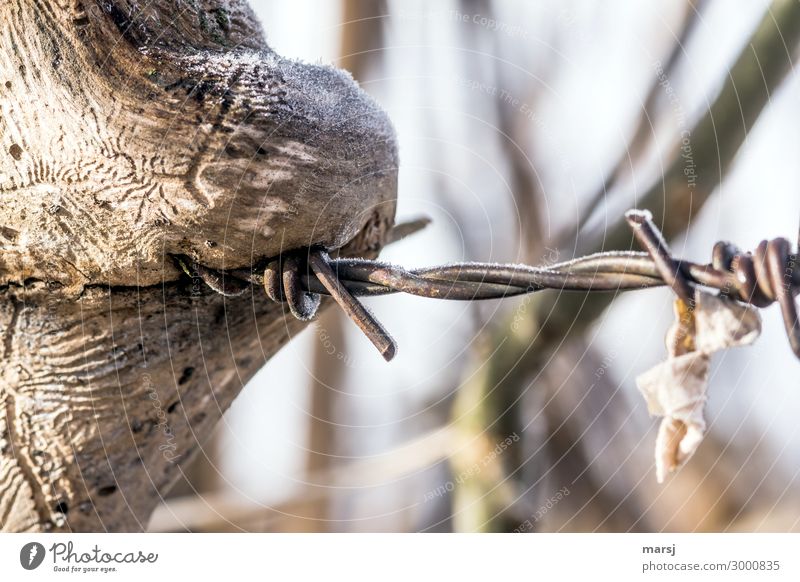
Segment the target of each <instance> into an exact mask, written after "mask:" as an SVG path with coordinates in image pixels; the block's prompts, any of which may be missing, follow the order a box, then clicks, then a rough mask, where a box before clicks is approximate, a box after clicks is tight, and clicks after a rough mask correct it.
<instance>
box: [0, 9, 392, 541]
mask: <svg viewBox="0 0 800 582" xmlns="http://www.w3.org/2000/svg"><path fill="white" fill-rule="evenodd" d="M0 22H2V24H0V47H2V50H0V75H2V80H0V89H2V91H1V92H0V95H2V97H1V98H0V156H2V157H0V196H2V205H0V335H1V336H2V343H0V350H2V352H0V353H2V360H0V401H2V403H3V406H4V409H5V414H4V415H0V529H2V530H3V531H40V530H72V531H102V530H111V531H127V530H140V529H143V528H144V527H145V526H146V523H147V519H148V517H149V515H150V513H151V512H152V510H153V509H154V507H155V506H156V504H157V503H158V502H159V501H160V499H161V496H162V495H163V494H164V493H165V492H166V491H167V490H168V489H169V487H170V485H171V484H172V483H173V482H174V480H175V479H176V477H177V476H178V475H179V471H180V467H181V465H182V464H184V463H185V462H186V461H187V459H189V458H190V457H191V455H192V451H193V450H194V449H195V448H196V447H197V446H198V444H200V443H202V442H203V440H204V439H205V438H206V437H207V436H208V435H209V434H210V432H211V430H212V428H213V427H214V424H215V422H216V421H217V420H218V419H219V417H220V416H221V415H222V414H223V412H224V411H225V410H226V409H227V407H228V406H229V405H230V403H231V401H232V400H233V398H235V396H236V394H237V393H238V392H239V390H240V389H241V388H242V387H243V386H244V384H245V383H246V382H247V381H248V380H249V379H250V378H251V377H252V376H253V374H255V372H256V371H257V370H258V369H259V367H260V366H262V365H263V363H264V362H265V361H266V360H267V359H269V358H270V357H271V356H272V355H273V354H274V353H275V352H276V351H277V350H278V349H279V348H280V347H281V346H282V345H283V344H285V343H286V342H287V341H288V340H289V338H290V337H291V336H292V334H294V333H296V332H298V331H299V330H300V327H301V324H300V323H298V322H296V321H294V320H292V319H291V318H287V317H285V315H284V314H285V312H286V309H285V308H284V307H283V306H281V305H279V304H272V303H270V302H269V301H268V299H267V298H266V297H265V296H264V294H263V293H262V292H260V290H259V289H254V290H253V291H252V292H248V293H247V294H245V295H244V296H241V297H237V298H230V297H223V296H222V295H218V294H216V293H214V292H212V291H211V290H210V289H208V288H207V287H206V286H205V284H204V283H203V282H202V281H201V280H200V279H199V278H198V277H193V278H189V277H187V276H185V275H184V274H182V273H181V270H180V269H179V268H178V267H176V263H175V261H174V260H173V258H172V256H173V255H186V256H189V257H191V259H193V260H194V261H196V262H197V263H198V264H200V265H202V266H204V267H206V268H207V269H212V270H227V269H235V268H249V267H250V266H251V265H253V264H257V263H260V262H263V261H264V260H265V259H267V258H270V257H275V256H277V255H279V254H280V253H281V252H283V251H286V250H290V249H294V248H304V247H307V246H310V245H317V244H318V245H323V246H325V247H327V248H329V249H340V250H341V251H342V252H343V253H344V254H365V253H367V254H369V253H375V252H376V251H377V250H378V249H379V248H380V247H381V245H382V244H383V242H384V240H385V235H386V233H387V231H388V229H389V228H390V227H391V224H392V222H393V218H394V211H395V199H396V180H397V159H396V158H397V154H396V145H395V137H394V132H393V129H392V127H391V124H390V122H389V121H388V119H387V117H386V115H385V114H384V113H383V112H382V111H381V110H380V109H379V107H378V106H377V105H376V104H375V103H374V102H373V101H372V100H371V99H370V98H369V97H367V96H366V94H364V93H363V92H362V91H361V90H360V89H359V88H358V87H357V86H356V84H355V83H354V82H353V81H352V79H351V78H349V77H348V76H347V75H346V74H343V73H341V72H339V71H337V70H334V69H331V68H328V67H322V66H317V65H305V64H300V63H295V62H292V61H288V60H286V59H283V58H281V57H280V56H278V55H276V54H275V53H274V52H273V51H271V50H270V49H269V47H267V46H266V44H265V42H264V40H263V35H262V33H261V30H260V27H259V25H258V24H257V21H256V19H255V17H254V16H253V14H252V12H251V11H250V9H249V8H248V7H247V5H246V3H245V2H243V1H241V0H192V1H180V2H176V1H174V0H169V1H168V0H156V1H152V2H147V3H143V5H142V6H141V7H140V6H139V4H137V3H136V2H134V1H133V0H115V1H109V0H104V1H99V0H98V1H94V0H77V1H72V2H69V3H66V2H55V1H54V0H38V1H37V0H11V1H9V2H4V3H2V5H0Z"/></svg>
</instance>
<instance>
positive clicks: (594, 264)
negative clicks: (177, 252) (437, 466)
mask: <svg viewBox="0 0 800 582" xmlns="http://www.w3.org/2000/svg"><path fill="white" fill-rule="evenodd" d="M625 217H626V219H627V221H628V223H629V225H630V226H631V228H632V230H633V233H634V235H635V238H636V240H637V241H638V242H639V243H640V244H641V245H642V247H643V248H644V249H645V252H637V251H607V252H600V253H595V254H591V255H587V256H585V257H580V258H576V259H572V260H569V261H565V262H561V263H556V264H552V265H548V266H546V267H532V266H529V265H522V264H496V263H453V264H449V265H442V266H435V267H423V268H418V269H405V268H403V267H400V266H397V265H392V264H389V263H386V262H383V261H379V260H368V259H332V258H331V257H330V256H328V253H327V251H326V250H325V249H322V248H319V247H311V248H309V249H304V250H298V251H293V252H289V253H284V254H283V255H282V256H281V257H278V258H276V259H274V260H271V261H269V262H267V264H266V266H263V267H259V268H254V269H250V270H246V269H245V270H235V271H228V272H218V271H213V270H211V269H208V268H205V267H203V266H202V265H198V264H196V263H193V262H191V260H190V259H189V258H188V257H176V258H177V260H178V262H179V263H180V265H181V266H182V267H183V269H184V271H186V272H187V273H189V274H191V271H190V269H193V270H194V272H195V273H197V274H198V276H199V277H200V278H201V279H203V281H205V282H206V284H207V285H208V286H209V287H211V288H212V289H213V290H214V291H216V292H218V293H222V294H223V295H227V296H236V295H241V294H243V293H245V292H246V291H247V289H248V288H249V287H251V286H252V285H259V286H262V285H263V287H264V289H265V291H266V293H267V295H268V296H269V298H270V299H272V300H273V301H276V302H285V303H286V304H287V305H288V307H289V309H290V311H291V313H292V315H294V316H295V317H297V318H298V319H301V320H304V321H305V320H309V319H311V318H313V317H314V315H315V314H316V312H317V309H318V308H319V305H320V297H321V296H322V295H329V296H331V297H333V299H334V300H335V301H336V302H337V303H338V304H339V305H340V306H341V307H342V309H343V310H344V311H345V313H347V315H348V316H349V317H350V318H351V319H352V320H353V321H354V322H355V323H356V325H358V327H359V328H360V329H361V330H362V331H363V332H364V333H365V335H366V336H367V337H368V338H369V339H370V341H371V342H372V343H373V344H374V345H375V346H376V347H377V348H378V350H379V351H380V353H381V354H382V355H383V357H384V358H385V359H386V360H387V361H388V360H391V359H392V358H393V357H394V355H395V354H396V352H397V345H396V343H395V341H394V340H393V339H392V337H391V335H389V333H388V332H387V331H386V330H385V329H384V327H383V326H382V325H381V323H380V322H379V321H378V320H377V319H376V318H375V317H374V316H373V315H372V313H370V311H369V310H368V309H367V308H366V307H364V305H362V304H361V303H360V302H359V301H358V300H357V297H375V296H382V295H388V294H392V293H407V294H410V295H416V296H419V297H428V298H433V299H448V300H458V301H476V300H486V299H502V298H505V297H513V296H518V295H525V294H529V293H534V292H537V291H542V290H545V289H552V290H558V291H592V292H595V291H606V292H618V291H628V290H634V289H646V288H652V287H660V286H669V287H671V288H672V289H673V291H675V293H676V294H677V295H678V297H680V298H681V299H682V300H683V301H684V302H686V303H687V304H690V305H691V304H693V302H694V292H695V287H697V286H701V287H705V288H708V289H714V290H717V291H718V292H719V293H720V294H721V295H723V296H726V297H728V298H730V299H733V300H737V301H741V302H744V303H748V304H750V305H753V306H755V307H759V308H762V307H767V306H768V305H771V304H772V303H775V302H777V303H778V304H779V306H780V309H781V313H782V315H783V321H784V326H785V329H786V334H787V336H788V338H789V343H790V346H791V348H792V351H793V352H794V354H795V355H796V356H797V357H798V358H800V321H798V313H797V306H796V304H795V299H794V298H795V296H796V295H797V294H798V293H800V268H798V265H797V252H796V251H794V252H793V250H792V245H791V244H790V243H789V241H788V240H786V239H784V238H777V239H774V240H771V241H762V242H761V243H760V244H759V245H758V247H757V248H756V250H755V252H754V253H745V252H742V251H741V250H740V249H739V248H738V247H736V246H735V245H733V244H731V243H728V242H724V241H721V242H718V243H716V244H715V245H714V248H713V251H712V261H711V263H710V264H699V263H695V262H692V261H685V260H680V259H676V258H674V257H673V256H672V253H671V252H670V250H669V247H668V246H667V243H666V242H665V241H664V238H663V236H662V235H661V232H660V231H659V230H658V228H657V227H656V225H655V224H654V223H653V220H652V216H651V214H650V213H649V212H648V211H646V210H644V211H643V210H630V211H628V212H627V213H626V215H625ZM425 224H427V221H418V222H417V223H416V224H414V223H412V224H411V225H408V224H404V225H399V226H398V227H397V229H396V232H398V233H401V237H402V236H406V235H408V234H410V233H413V232H415V231H416V230H419V228H420V227H421V226H424V225H425ZM397 238H398V237H394V239H395V240H397ZM190 265H191V267H190Z"/></svg>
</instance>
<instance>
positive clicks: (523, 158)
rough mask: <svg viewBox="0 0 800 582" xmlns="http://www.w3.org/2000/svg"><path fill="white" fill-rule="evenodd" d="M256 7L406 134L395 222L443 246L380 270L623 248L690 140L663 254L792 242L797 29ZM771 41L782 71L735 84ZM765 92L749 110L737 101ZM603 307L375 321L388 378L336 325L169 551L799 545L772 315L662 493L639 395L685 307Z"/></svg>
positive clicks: (324, 324) (753, 23)
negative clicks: (433, 538)
mask: <svg viewBox="0 0 800 582" xmlns="http://www.w3.org/2000/svg"><path fill="white" fill-rule="evenodd" d="M252 3H253V5H254V7H255V9H256V11H257V12H258V14H259V16H260V18H261V19H262V21H263V23H264V27H265V30H266V33H267V37H268V40H269V42H270V45H271V46H272V47H273V48H274V49H275V50H276V51H277V52H279V53H281V54H283V55H285V56H288V57H292V58H297V59H302V60H304V61H309V62H322V63H331V64H335V65H336V66H339V67H343V68H346V69H348V70H350V71H351V72H352V73H353V76H354V77H355V78H356V79H357V80H358V81H359V82H360V83H361V84H362V86H363V87H364V89H365V90H366V91H368V92H369V93H370V94H371V95H373V96H374V97H375V99H377V101H378V102H379V103H380V104H381V105H382V106H383V107H384V108H385V109H386V110H387V111H388V112H389V114H390V116H391V118H392V119H393V120H394V123H395V126H396V129H397V133H398V137H399V142H400V156H401V171H400V189H399V210H398V218H399V219H403V218H410V217H414V216H417V215H419V214H425V215H428V216H430V217H431V218H433V224H432V225H430V226H429V227H428V228H427V229H426V230H425V231H423V232H422V233H420V234H417V235H415V236H413V237H411V238H409V239H406V240H404V241H402V242H399V243H397V244H395V245H393V246H391V247H389V248H387V249H386V250H385V251H384V253H383V254H382V257H383V258H386V259H387V260H391V261H394V262H397V263H399V264H402V265H404V266H407V267H414V266H425V265H433V264H437V263H443V262H448V261H462V260H476V261H499V262H527V263H529V264H542V263H547V262H554V261H556V260H559V261H560V260H567V259H569V258H571V257H572V256H573V255H574V253H575V252H576V249H579V252H581V253H582V252H584V251H586V250H596V249H599V248H601V247H603V246H604V245H612V246H613V244H614V242H613V241H614V240H615V237H617V238H618V237H619V234H618V233H617V234H614V232H615V230H616V231H618V229H619V227H618V224H619V219H620V217H621V214H622V212H623V211H624V210H625V209H627V208H629V207H634V206H640V207H647V206H648V202H649V201H651V200H652V198H648V197H647V196H648V194H650V195H652V193H653V192H654V190H653V189H652V187H653V184H654V183H655V184H656V197H657V198H658V197H659V196H660V197H661V200H665V206H666V208H667V215H668V216H669V215H670V208H671V203H672V202H671V194H670V192H671V191H670V188H669V184H668V183H667V185H666V186H663V185H662V186H663V187H661V186H659V184H660V179H661V176H662V175H664V174H665V173H667V172H668V169H669V167H670V166H671V164H672V163H673V162H674V161H675V160H676V159H678V158H679V157H680V150H679V149H678V146H679V145H680V141H681V133H682V132H684V131H689V132H690V135H691V142H692V144H693V147H694V151H693V157H694V158H696V160H693V161H696V163H697V164H698V165H697V173H698V175H699V176H700V178H702V180H703V187H702V188H699V189H698V191H697V192H695V193H694V195H693V199H692V212H691V214H692V216H691V222H688V221H686V220H684V221H683V227H684V228H679V229H677V230H676V229H673V230H674V232H671V233H670V234H671V235H672V238H671V244H672V248H673V251H674V252H675V254H676V255H678V256H683V257H686V258H690V259H693V260H697V261H699V262H704V261H708V260H710V252H711V247H712V245H713V243H714V242H715V241H717V240H719V239H726V240H732V241H735V242H736V243H737V244H738V245H739V246H741V247H742V248H745V249H752V248H754V247H755V245H756V244H757V243H758V242H759V241H760V240H761V239H762V238H773V237H777V236H785V237H788V238H789V239H790V240H794V239H795V237H796V236H797V230H798V219H799V218H800V163H798V160H800V108H799V107H798V106H797V104H798V103H800V79H799V78H798V75H797V74H796V73H794V72H792V71H791V70H790V57H791V59H792V61H793V60H794V59H795V58H796V56H797V46H798V39H800V36H798V34H797V31H796V30H795V28H797V27H796V26H788V25H785V24H786V23H783V22H782V21H781V18H784V16H785V15H784V13H785V12H786V9H785V4H786V2H775V3H774V4H773V5H772V6H771V3H770V2H768V1H765V0H756V1H752V2H738V3H736V5H735V7H734V6H733V5H731V3H729V2H724V1H722V0H710V1H702V0H697V1H695V2H687V1H685V0H667V1H663V0H662V1H653V2H627V1H621V0H620V1H608V2H602V3H600V2H592V1H589V0H585V1H571V0H566V1H565V0H548V1H540V0H534V1H530V0H450V1H445V0H438V1H430V0H415V1H414V0H412V1H409V0H403V1H400V0H397V1H380V0H361V1H353V0H342V1H341V2H336V1H332V0H292V1H291V2H277V1H265V0H252ZM781 10H783V12H781ZM770 21H771V22H773V23H777V24H774V26H778V27H779V28H780V29H781V30H782V31H783V30H786V33H785V35H784V38H783V42H784V43H785V45H786V47H785V49H786V50H785V51H784V52H783V54H781V53H780V51H778V52H777V54H775V53H770V54H769V55H768V57H769V58H768V59H764V58H763V54H765V53H758V56H759V60H758V62H759V64H760V67H761V68H759V67H755V68H754V67H751V68H750V69H747V70H745V69H746V67H744V66H743V67H740V68H739V69H738V70H737V69H736V64H737V62H738V61H739V60H740V55H743V54H744V55H745V56H746V53H747V52H748V51H749V50H750V48H749V43H750V42H751V41H753V42H756V41H758V40H759V39H761V40H762V41H763V38H761V37H758V35H757V34H756V32H757V30H758V29H759V26H762V25H761V23H764V22H766V23H767V25H768V24H769V22H770ZM754 35H755V36H754ZM762 36H763V35H762ZM756 37H758V38H756ZM658 63H660V66H659V65H658ZM762 68H763V69H770V70H774V69H777V70H778V71H779V72H778V73H775V74H772V75H770V73H769V72H767V73H765V72H764V71H763V70H762ZM784 69H785V70H784ZM661 70H663V72H664V75H665V77H664V78H662V83H661V84H660V85H659V79H658V75H659V73H660V71H661ZM743 71H744V72H743ZM745 73H746V75H747V76H748V77H747V78H751V79H755V81H754V82H755V84H756V89H755V90H751V91H750V92H749V93H748V89H747V87H742V88H741V91H740V90H739V88H740V85H737V86H736V90H734V91H733V92H732V93H731V90H730V87H727V88H726V85H725V84H726V82H728V83H730V82H731V80H732V79H733V80H739V79H740V78H741V77H740V76H738V75H741V74H745ZM664 79H666V80H664ZM759 84H760V88H759ZM767 90H768V94H769V99H768V100H767V101H764V99H763V98H762V101H764V102H763V103H758V99H759V95H761V94H762V93H763V94H766V93H765V92H767ZM726 91H727V93H726ZM729 94H732V95H733V100H732V102H733V106H730V107H727V108H720V109H714V108H713V106H712V104H714V103H715V102H716V101H718V100H719V99H727V100H728V101H729V102H730V101H731V98H730V95H729ZM753 95H755V96H753ZM729 105H730V103H729ZM719 112H722V113H723V114H722V115H719ZM759 112H760V116H758V117H757V122H756V123H755V124H754V126H753V127H752V131H750V132H749V134H748V135H747V137H746V139H745V140H744V143H743V145H742V147H741V149H739V150H738V153H736V155H735V157H733V153H735V152H736V150H737V147H738V145H739V143H740V142H742V140H743V135H740V134H743V132H742V130H741V127H742V124H743V119H748V118H749V117H752V119H756V115H757V114H758V113H759ZM709 117H712V118H713V119H712V120H711V121H713V123H711V124H710V125H709V123H708V121H709ZM704 120H705V125H703V122H704ZM747 125H748V126H749V125H750V122H749V121H747ZM709 126H710V127H712V128H713V131H712V132H711V134H710V135H707V134H708V133H709V132H708V131H707V128H708V127H709ZM726 126H733V127H734V129H733V130H732V131H726V129H725V128H726ZM737 127H738V128H739V129H738V130H737V129H736V128H737ZM704 128H705V129H704ZM703 131H705V133H702V132H703ZM700 148H705V150H702V151H701V150H700ZM707 159H711V160H719V161H720V162H721V166H722V171H720V169H719V166H716V167H715V166H714V165H713V164H712V165H711V166H703V165H702V161H703V160H707ZM729 161H730V164H728V162H729ZM659 187H661V191H660V194H659V193H658V188H659ZM705 190H707V192H706V191H705ZM709 194H710V195H709ZM706 198H707V200H706ZM675 212H678V210H676V211H675ZM579 223H580V224H585V228H583V229H582V230H581V232H580V235H579V236H578V237H577V238H576V237H575V230H574V229H575V228H576V226H577V225H578V224H579ZM686 227H688V228H686ZM606 248H608V247H607V246H606ZM608 299H609V298H608V297H606V298H603V299H601V300H600V301H602V302H598V301H597V300H596V299H595V297H591V298H587V297H586V296H584V295H577V296H576V295H572V296H569V297H568V296H566V295H563V296H559V295H558V293H556V292H545V293H542V294H537V295H536V296H535V297H532V298H528V299H507V300H505V301H502V302H499V301H492V302H486V303H482V304H468V303H459V302H439V301H433V300H426V299H420V298H413V297H407V296H399V295H395V296H390V297H384V298H377V299H374V300H369V301H368V303H369V306H370V307H371V308H372V309H373V310H374V311H375V312H376V314H377V316H378V317H379V319H380V320H381V321H382V322H383V323H384V324H385V325H386V327H387V328H388V329H389V330H391V331H392V332H393V334H394V336H395V338H396V339H397V340H398V343H399V345H400V351H399V354H398V356H397V358H396V359H395V360H394V361H393V362H392V363H390V364H387V363H385V362H384V361H383V360H382V359H381V358H380V357H379V356H378V354H377V353H376V352H375V350H374V348H373V347H372V346H371V345H370V344H369V342H368V341H367V340H366V339H365V338H364V337H363V336H362V334H361V333H360V332H359V331H358V330H357V329H356V328H355V326H354V325H352V323H350V322H349V321H348V320H346V319H345V318H344V317H343V316H342V315H341V314H340V313H338V311H337V309H336V308H332V309H329V310H328V311H327V312H326V313H325V314H324V315H323V316H322V317H321V318H320V319H319V320H318V322H317V323H316V324H314V325H312V326H311V327H309V328H308V329H307V330H305V331H304V332H303V333H302V334H300V335H299V336H298V337H297V338H296V339H295V340H294V341H293V342H292V343H290V344H289V345H288V346H287V347H285V348H284V349H283V351H282V352H281V353H280V354H279V355H278V356H277V357H275V358H274V359H273V360H271V361H270V362H269V363H268V365H267V366H266V367H265V368H264V369H263V370H261V372H260V373H259V374H258V376H257V377H256V378H255V379H254V380H253V381H252V382H251V383H250V384H249V385H248V386H247V387H246V388H245V390H244V391H243V392H242V394H241V395H240V396H239V398H238V399H237V400H236V401H235V402H234V404H233V406H232V408H231V409H230V411H229V412H228V413H227V414H226V416H225V418H224V419H223V422H222V423H221V424H220V426H219V428H218V431H217V433H216V435H215V437H214V438H213V439H212V441H211V442H208V443H204V444H203V451H202V454H201V455H200V457H199V458H198V460H197V461H196V463H195V464H194V466H192V467H191V469H190V470H189V471H188V473H187V478H186V480H185V482H183V483H181V484H180V485H179V486H178V487H177V488H176V490H175V492H174V495H173V497H171V498H170V499H168V500H167V501H166V503H165V505H164V507H162V508H160V509H159V511H158V512H157V513H156V515H155V516H154V518H153V521H152V523H151V529H153V530H159V531H164V530H166V531H185V530H192V531H241V530H245V531H346V532H356V531H514V530H518V531H662V530H663V531H790V530H800V480H798V472H799V471H800V430H799V429H798V427H800V423H799V422H798V421H797V415H798V414H799V413H800V382H798V380H797V378H798V372H799V371H800V362H798V361H797V360H796V359H795V358H794V357H793V355H792V353H791V351H790V349H789V347H788V344H787V341H786V338H785V333H784V331H783V326H782V323H781V321H780V317H779V313H778V311H777V307H774V306H773V307H772V308H769V309H767V310H765V311H764V313H763V317H764V333H763V336H762V337H761V339H760V340H759V341H758V342H757V343H756V345H755V346H753V347H749V348H740V349H737V350H735V351H730V352H727V353H723V354H719V355H717V356H716V357H715V358H714V361H713V362H714V368H713V373H712V378H711V385H710V406H709V409H708V411H707V412H708V413H707V421H708V423H709V425H710V427H711V428H710V434H709V436H708V437H707V439H706V440H705V441H704V443H703V445H702V446H701V448H700V450H699V452H698V454H697V455H696V456H695V457H694V458H693V459H692V460H691V461H690V462H689V464H688V465H687V466H686V467H684V468H683V469H682V470H681V471H680V472H679V473H678V474H677V475H675V476H673V477H672V478H670V479H669V480H668V481H667V483H666V484H665V485H658V484H657V483H656V479H655V471H654V468H653V444H654V440H655V429H656V427H657V422H658V421H657V420H655V419H650V418H649V417H648V414H647V411H646V408H645V405H644V401H643V399H642V398H641V397H640V396H639V394H638V392H637V390H636V387H635V383H634V380H635V377H636V376H637V375H638V374H640V373H642V372H644V371H645V370H647V369H648V368H650V367H651V366H652V365H654V364H656V363H657V362H658V361H660V360H661V359H663V358H664V345H663V341H664V333H665V331H666V329H667V327H668V326H669V324H670V321H671V317H672V314H671V303H672V298H671V296H670V292H669V291H667V290H661V289H659V290H649V291H639V292H636V293H628V294H625V295H622V296H619V297H618V298H617V299H616V300H614V302H613V303H612V304H611V305H610V306H609V307H607V308H606V306H607V304H608V303H607V302H608ZM507 438H508V439H511V444H510V445H509V446H507V447H506V448H502V449H501V451H500V452H499V453H496V454H493V453H492V450H494V449H495V447H496V446H497V445H498V443H501V442H506V441H504V439H507Z"/></svg>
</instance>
